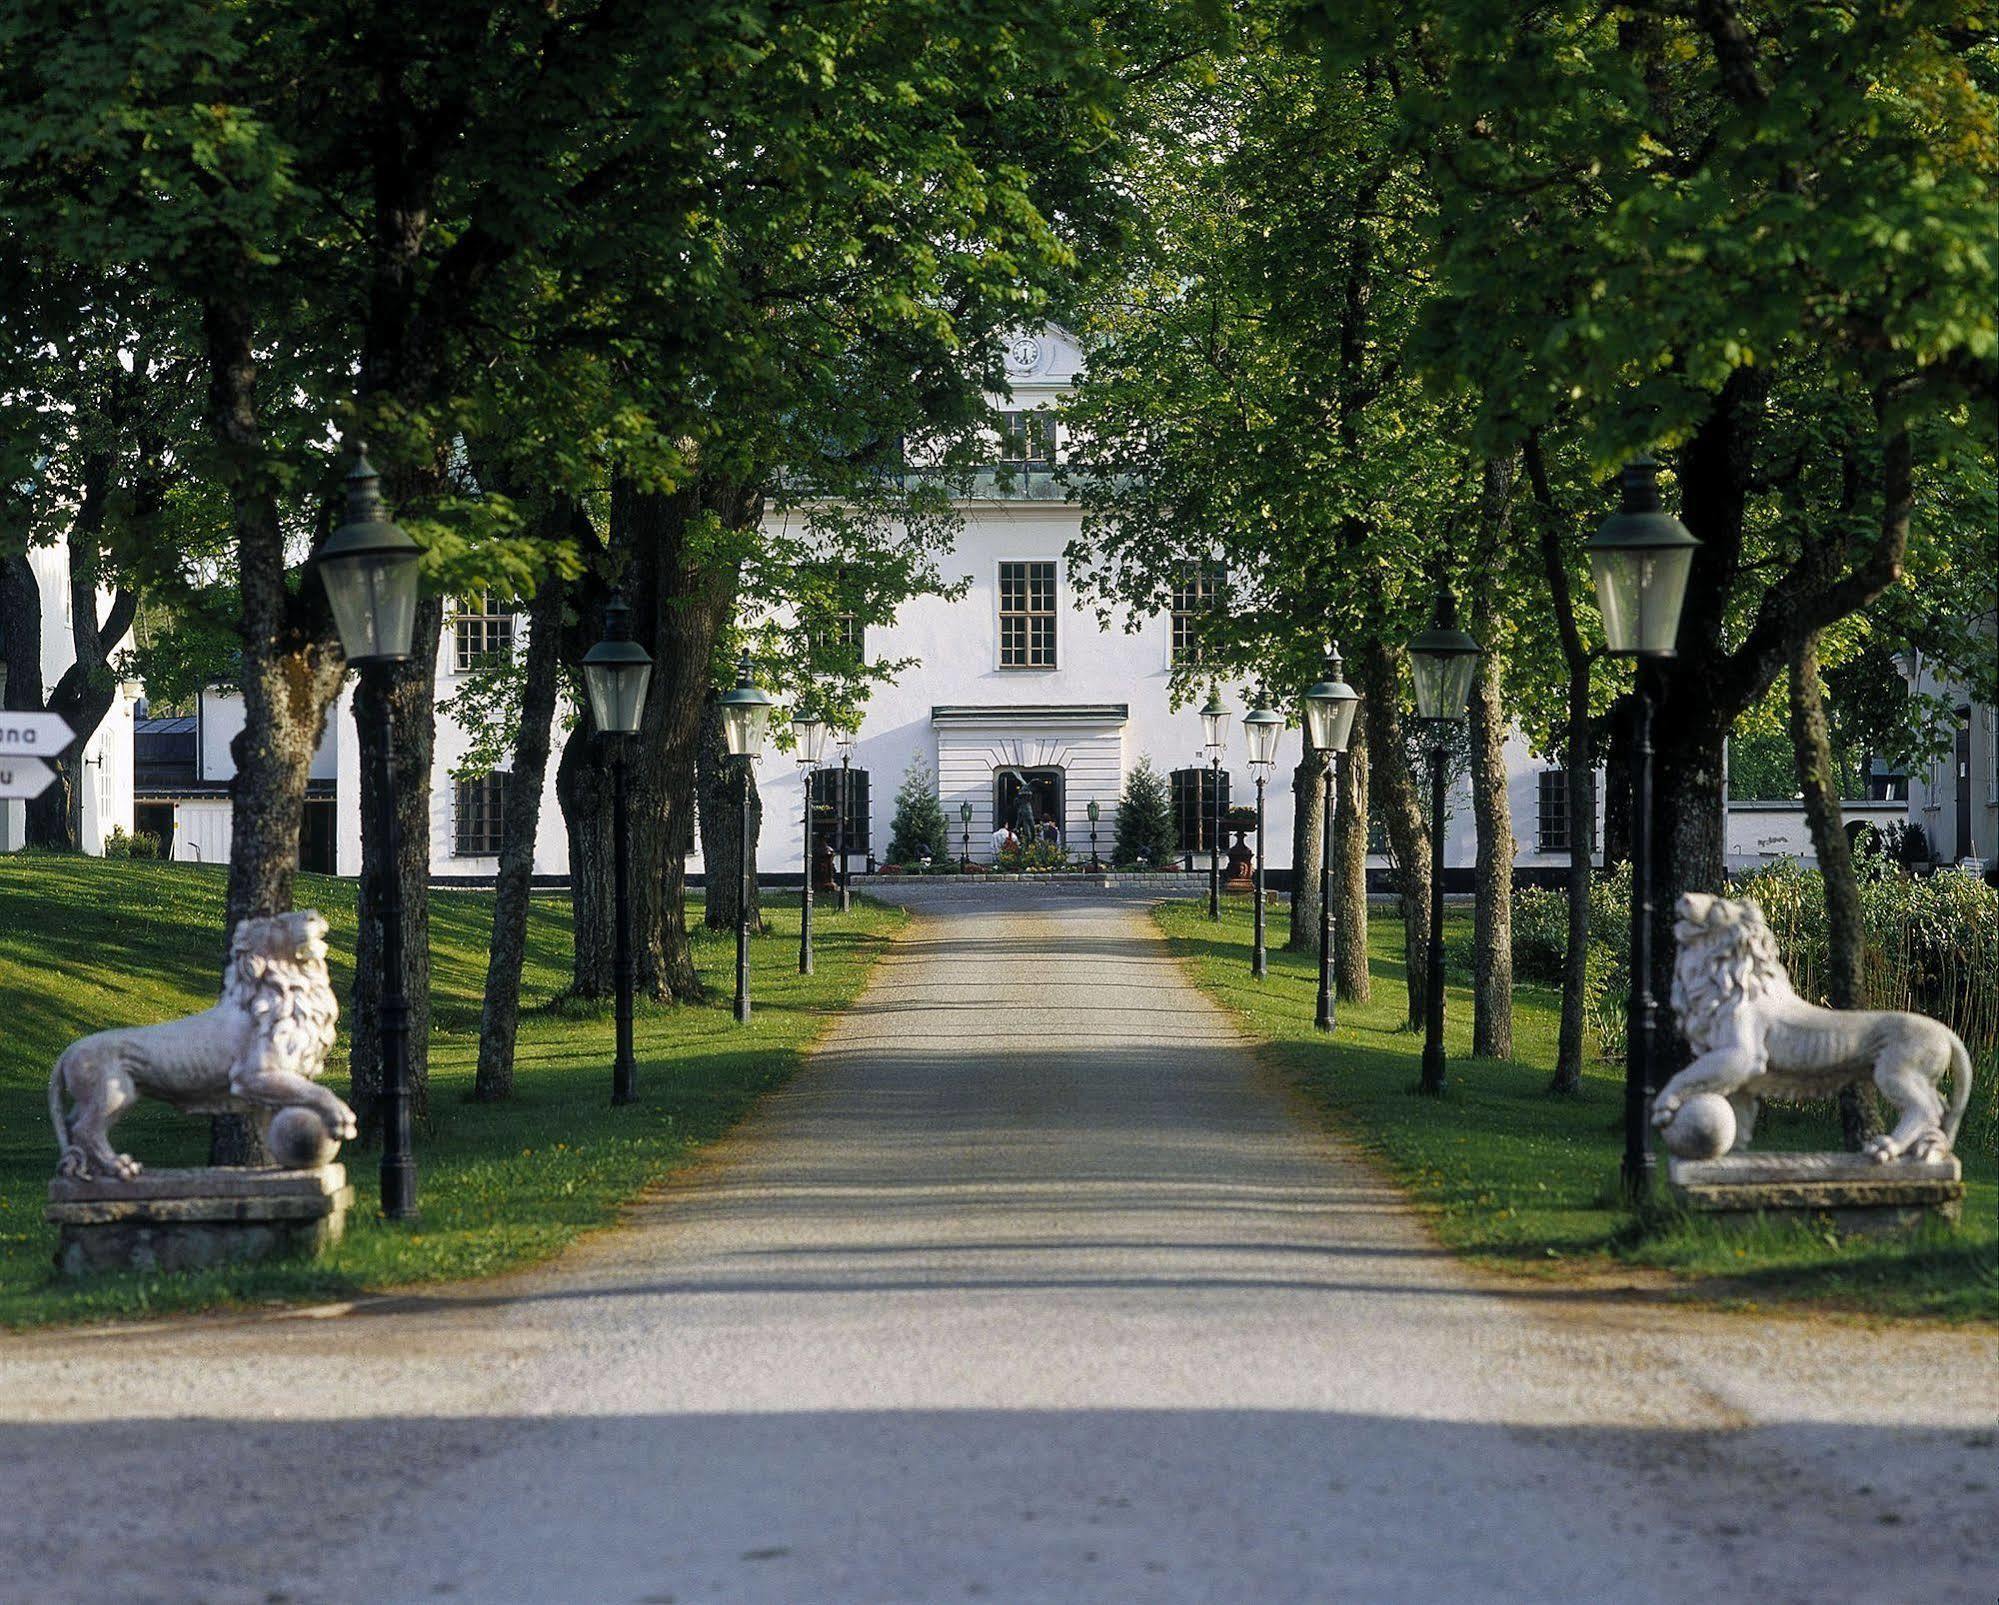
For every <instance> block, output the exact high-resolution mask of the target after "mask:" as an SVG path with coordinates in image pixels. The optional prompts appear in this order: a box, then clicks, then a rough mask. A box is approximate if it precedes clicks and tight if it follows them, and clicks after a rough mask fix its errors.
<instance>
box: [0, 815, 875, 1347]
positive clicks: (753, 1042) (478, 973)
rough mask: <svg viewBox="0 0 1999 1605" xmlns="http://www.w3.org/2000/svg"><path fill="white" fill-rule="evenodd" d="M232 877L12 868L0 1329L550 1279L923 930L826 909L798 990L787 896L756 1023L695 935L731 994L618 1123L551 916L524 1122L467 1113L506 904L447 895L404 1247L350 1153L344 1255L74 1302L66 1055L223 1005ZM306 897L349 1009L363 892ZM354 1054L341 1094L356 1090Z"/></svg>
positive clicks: (436, 915)
mask: <svg viewBox="0 0 1999 1605" xmlns="http://www.w3.org/2000/svg"><path fill="white" fill-rule="evenodd" d="M223 886H224V872H223V871H222V870H221V869H220V868H206V867H202V866H196V865H185V864H151V863H129V862H122V861H105V860H97V859H81V858H72V857H50V856H37V855H14V856H11V857H6V858H0V1324H5V1325H26V1324H32V1323H37V1322H44V1321H56V1320H77V1319H86V1318H93V1317H98V1316H113V1315H136V1314H143V1313H153V1312H159V1311H166V1310H187V1309H196V1308H201V1307H206V1306H212V1305H222V1304H240V1303H259V1302H277V1301H288V1300H296V1299H313V1298H329V1297H339V1296H344V1295H348V1294H352V1293H356V1292H360V1291H363V1290H366V1289H372V1288H383V1287H389V1286H393V1285H395V1284H398V1283H410V1282H422V1281H432V1280H438V1279H443V1278H450V1277H466V1276H484V1275H490V1274H492V1273H494V1272H498V1271H503V1270H509V1269H513V1268H516V1267H519V1266H521V1265H524V1264H527V1263H529V1262H531V1261H534V1260H538V1259H543V1258H546V1257H547V1256H549V1255H551V1254H553V1253H555V1252H556V1251H557V1250H559V1249H560V1248H562V1247H563V1246H564V1245H565V1244H567V1243H568V1242H570V1241H571V1240H572V1239H573V1238H574V1237H575V1236H576V1235H577V1234H578V1233H579V1232H582V1231H585V1230H587V1229H589V1228H591V1227H594V1226H601V1225H603V1224H605V1223H607V1222H609V1221H611V1220H612V1219H613V1218H614V1217H615V1216H616V1214H617V1212H618V1209H619V1207H620V1206H621V1205H622V1204H624V1203H626V1202H627V1201H628V1200H630V1199H631V1198H632V1197H633V1196H634V1195H635V1194H637V1193H638V1192H639V1191H640V1190H641V1189H642V1188H644V1187H645V1186H646V1185H647V1184H649V1183H651V1182H654V1181H657V1180H658V1179H659V1178H660V1177H661V1176H663V1175H664V1174H665V1173H666V1172H667V1171H668V1170H670V1169H671V1168H672V1167H673V1166H674V1165H675V1164H676V1163H677V1162H679V1161H682V1160H684V1159H685V1158H686V1157H687V1156H688V1154H689V1152H690V1150H692V1149H693V1148H695V1147H696V1146H698V1145H699V1144H701V1143H702V1142H705V1141H707V1140H709V1139H711V1138H713V1137H715V1136H717V1135H719V1134H720V1133H721V1132H723V1131H724V1130H726V1129H727V1128H728V1127H729V1126H730V1125H731V1124H732V1123H734V1122H735V1121H736V1120H737V1119H738V1118H740V1117H741V1115H742V1114H743V1113H744V1112H745V1111H746V1110H747V1109H748V1108H749V1107H750V1105H751V1104H752V1103H754V1102H755V1100H756V1099H757V1098H758V1096H759V1095H761V1094H762V1093H764V1092H766V1091H768V1090H769V1089H770V1088H772V1087H775V1086H777V1085H778V1084H779V1083H780V1082H782V1081H783V1080H784V1079H785V1078H786V1077H787V1076H788V1075H789V1074H790V1073H791V1072H792V1071H793V1070H794V1069H795V1068H796V1067H797V1065H798V1064H799V1062H800V1059H801V1057H802V1053H803V1050H804V1049H805V1048H806V1047H807V1046H809V1044H810V1043H811V1042H812V1040H813V1038H814V1037H815V1036H816V1035H817V1033H818V1032H819V1030H820V1028H821V1026H822V1025H823V1024H824V1023H825V1020H826V1018H827V1016H828V1014H829V1013H830V1012H832V1011H835V1010H837V1009H838V1008H840V1007H841V1006H843V1005H844V1004H845V1003H846V1002H847V1001H848V1000H849V999H851V998H852V997H853V995H854V994H855V993H856V992H857V991H858V990H859V988H860V985H861V982H862V980H863V978H864V977H865V975H866V972H867V969H868V966H869V965H870V963H871V962H872V961H873V959H874V957H875V956H876V954H877V953H879V952H880V950H881V948H882V946H883V945H884V943H886V942H887V941H888V939H889V938H890V936H891V935H892V933H893V932H894V931H895V930H896V929H897V928H898V927H899V926H900V925H901V923H902V915H901V914H900V913H898V912H896V911H894V910H889V909H884V908H880V907H877V906H873V905H863V904H857V905H856V906H855V908H854V910H853V912H852V913H850V914H847V915H841V914H840V913H838V912H837V910H834V911H829V910H828V909H826V908H825V907H824V906H822V907H821V908H820V910H819V914H818V920H817V925H816V933H815V934H816V937H817V943H816V947H817V956H818V962H817V971H818V973H817V974H816V975H813V976H811V977H809V978H808V977H801V976H800V975H799V974H798V973H797V951H798V923H797V919H798V916H797V910H796V900H795V896H794V897H792V898H779V899H778V900H777V906H776V907H775V908H774V909H773V911H772V930H771V933H770V934H769V935H767V936H765V937H762V938H760V939H758V941H757V942H756V944H755V949H754V955H753V960H752V962H753V963H754V965H755V980H754V985H753V996H754V998H755V1001H756V1012H755V1015H754V1018H753V1019H752V1021H751V1022H750V1024H749V1025H748V1026H747V1027H739V1026H737V1025H736V1024H735V1022H734V1020H733V1019H732V1018H731V1015H730V1010H729V996H730V993H729V989H730V987H731V986H732V984H733V980H732V977H733V973H734V968H733V967H734V962H735V939H734V937H733V936H710V935H708V934H706V933H704V932H698V931H697V934H696V936H695V959H696V962H697V963H698V964H699V966H700V968H701V972H702V975H703V976H704V978H705V979H706V980H707V982H708V984H709V986H710V988H711V989H712V990H713V998H712V1001H710V1002H708V1003H705V1004H702V1005H700V1006H696V1007H688V1008H681V1009H660V1008H655V1007H652V1006H649V1005H644V1004H642V1005H641V1006H640V1009H639V1016H638V1021H637V1031H636V1038H637V1049H638V1060H639V1088H640V1100H641V1101H640V1102H639V1104H638V1105H637V1106H635V1107H628V1108H623V1109H613V1108H612V1107H611V1106H610V1077H611V1068H610V1064H611V1052H612V1022H611V1017H610V1014H609V1011H608V1009H598V1008H594V1007H593V1008H590V1009H575V1008H566V1009H563V1010H561V1011H559V1012H558V1011H554V1010H550V1009H548V1008H546V1007H544V1006H542V1005H544V1004H545V1002H546V1000H547V999H549V998H551V997H552V996H553V995H554V994H555V993H556V992H557V991H558V990H559V989H560V987H561V986H562V985H563V984H564V983H565V981H566V980H567V977H568V970H569V962H570V939H569V904H568V900H567V898H566V897H563V896H553V897H548V898H539V899H537V900H536V902H535V905H534V910H533V914H532V917H531V919H530V921H529V941H528V958H527V969H526V973H525V976H524V978H523V987H522V997H523V1001H524V1003H525V1004H526V1005H527V1007H526V1009H525V1010H524V1012H523V1016H522V1023H521V1033H520V1043H519V1049H518V1055H517V1065H518V1080H517V1084H516V1095H515V1098H514V1100H513V1101H512V1102H511V1103H509V1104H504V1105H498V1106H492V1105H482V1104H474V1103H471V1102H469V1101H467V1098H466V1094H467V1092H468V1091H469V1089H470V1086H471V1081H472V1068H473V1064H474V1061H475V1058H476V1055H477V1050H478V1039H479V1006H480V996H481V988H482V987H483V985H484V980H485V966H486V950H487V939H488V933H489V930H490V926H491V918H492V915H491V909H492V904H491V900H490V898H489V897H488V896H487V895H485V894H482V893H477V892H447V891H440V892H436V893H434V894H433V895H432V898H431V958H432V965H433V971H432V973H433V999H434V1001H433V1013H434V1029H433V1035H432V1039H431V1119H430V1123H429V1126H428V1129H423V1128H420V1129H419V1131H418V1134H417V1158H418V1163H419V1165H420V1167H421V1203H422V1211H423V1218H422V1220H421V1221H420V1222H418V1223H417V1224H416V1225H415V1226H413V1227H407V1226H406V1227H394V1226H388V1225H385V1224H384V1223H382V1222H381V1221H380V1220H379V1219H378V1218H377V1216H376V1207H377V1206H376V1190H375V1158H376V1155H375V1154H374V1153H373V1152H371V1151H364V1150H360V1149H357V1148H356V1147H354V1146H353V1145H351V1144H350V1145H349V1146H348V1147H347V1148H346V1149H345V1150H344V1151H343V1154H342V1158H343V1160H344V1161H345V1162H346V1163H347V1166H348V1170H349V1174H350V1176H351V1177H352V1179H353V1180H354V1182H355V1183H356V1185H357V1187H358V1189H359V1194H360V1196H359V1198H358V1200H357V1201H356V1206H355V1209H354V1211H353V1213H352V1214H351V1215H350V1216H349V1218H348V1219H349V1224H348V1233H347V1237H346V1239H345V1240H344V1241H343V1242H342V1243H341V1244H340V1245H339V1246H338V1247H337V1248H336V1249H334V1250H333V1252H331V1253H330V1254H328V1255H327V1256H326V1257H325V1258H323V1259H321V1260H318V1261H316V1262H313V1263H311V1264H295V1265H268V1266H254V1267H245V1268H241V1269H234V1270H227V1271H216V1272H212V1273H203V1274H199V1275H183V1276H157V1277H140V1276H132V1277H118V1278H110V1279H106V1280H104V1281H101V1282H97V1283H93V1284H91V1285H89V1286H87V1287H72V1286H68V1285H64V1284H61V1283H58V1282H56V1281H55V1280H54V1279H53V1277H52V1273H51V1271H50V1257H51V1254H52V1252H53V1248H54V1233H53V1230H52V1229H51V1228H49V1227H47V1226H45V1225H44V1224H43V1223H42V1219H41V1211H42V1203H43V1200H44V1197H45V1189H46V1187H47V1184H48V1179H49V1177H50V1175H51V1174H52V1173H53V1171H54V1167H55V1141H54V1138H53V1136H52V1135H51V1133H50V1131H49V1121H48V1111H47V1102H46V1097H47V1091H46V1089H47V1083H48V1072H49V1066H50V1064H51V1063H52V1062H53V1060H54V1058H55V1056H56V1055H57V1054H58V1053H59V1052H60V1051H61V1050H62V1048H63V1047H64V1045H65V1044H67V1043H68V1042H70V1041H71V1040H72V1039H74V1038H75V1037H78V1036H81V1035H83V1034H84V1033H86V1032H89V1031H95V1030H99V1029H101V1028H103V1027H104V1026H107V1025H114V1024H121V1023H136V1022H142V1021H150V1020H158V1019H165V1018H167V1017H169V1016H171V1015H175V1014H180V1013H185V1012H188V1011H191V1010H195V1009H200V1008H205V1007H207V1005H208V1004H210V1003H212V1002H213V1001H214V999H215V995H216V988H217V978H218V977H219V975H220V962H221V951H222V943H221V923H222V897H223ZM298 901H299V903H300V904H301V905H302V906H316V907H318V908H319V909H320V910H321V911H322V912H323V913H324V914H325V915H326V916H327V918H328V920H329V921H330V922H331V924H332V933H331V935H330V937H329V939H328V940H329V943H330V945H331V947H332V949H333V955H334V962H333V972H334V974H333V979H334V985H335V987H336V989H337V990H338V992H339V994H340V996H341V997H342V999H343V1000H344V999H345V997H346V995H347V989H348V982H349V971H348V969H347V958H348V955H350V954H351V953H352V951H353V945H354V887H353V884H352V883H351V882H345V881H338V880H331V879H323V878H320V877H316V876H305V877H301V880H300V884H299V889H298ZM346 1046H347V1044H346V1036H345V1033H344V1032H343V1033H342V1036H341V1040H340V1042H339V1044H338V1045H337V1046H336V1047H335V1049H334V1059H333V1061H332V1063H331V1065H330V1067H329V1072H328V1076H327V1080H328V1082H329V1084H330V1085H332V1086H333V1087H334V1089H335V1090H336V1091H344V1090H345V1083H346V1079H347V1077H346V1058H345V1055H346ZM118 1141H119V1143H120V1146H121V1147H123V1148H125V1149H127V1150H128V1151H130V1152H132V1153H134V1154H136V1155H137V1156H138V1157H139V1158H141V1159H143V1160H146V1161H148V1162H149V1163H153V1164H161V1165H173V1164H198V1163H201V1162H202V1160H203V1158H204V1156H205V1145H206V1128H205V1125H203V1124H202V1123H200V1122H195V1121H188V1120H184V1119H181V1118H179V1117H177V1116H175V1115H173V1114H172V1113H171V1112H169V1111H167V1110H165V1109H162V1108H158V1107H154V1106H151V1105H147V1106H144V1107H142V1108H141V1109H140V1110H139V1111H138V1112H136V1113H135V1114H133V1115H132V1116H130V1117H129V1118H128V1119H126V1120H125V1121H123V1122H122V1123H121V1124H120V1125H119V1127H118Z"/></svg>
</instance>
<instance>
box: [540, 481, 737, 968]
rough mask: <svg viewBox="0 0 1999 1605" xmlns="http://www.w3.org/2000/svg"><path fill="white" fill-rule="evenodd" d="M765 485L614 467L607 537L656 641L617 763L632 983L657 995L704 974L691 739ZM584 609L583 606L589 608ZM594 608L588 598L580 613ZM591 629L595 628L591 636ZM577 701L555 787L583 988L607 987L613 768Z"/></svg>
mask: <svg viewBox="0 0 1999 1605" xmlns="http://www.w3.org/2000/svg"><path fill="white" fill-rule="evenodd" d="M762 511H763V503H762V498H761V497H760V496H759V495H757V494H756V493H755V492H753V491H750V490H746V489H744V488H743V487H742V486H740V485H738V484H736V483H734V482H733V481H727V480H720V479H714V478H709V477H702V478H697V479H695V480H693V481H691V482H689V483H688V484H687V485H685V486H683V487H682V488H681V489H679V490H677V491H675V492H673V493H672V494H670V495H658V494H654V493H652V492H647V491H641V490H639V489H638V488H637V487H636V486H634V485H632V484H631V483H629V482H628V481H623V480H620V481H617V482H615V483H614V484H613V486H612V491H611V546H612V549H613V551H614V552H615V553H616V554H617V555H618V557H619V558H620V560H621V561H622V563H623V569H622V574H621V578H622V580H623V585H624V589H625V594H626V599H627V601H628V602H629V603H630V604H631V608H632V620H633V630H634V634H635V636H636V637H637V639H638V640H639V641H640V642H641V643H642V644H643V645H645V646H646V648H647V649H648V650H649V651H650V652H651V653H652V657H653V672H652V683H651V685H650V687H649V688H648V690H647V692H646V705H645V712H644V715H643V717H642V721H641V724H640V729H639V737H638V740H637V742H636V743H634V747H635V750H634V752H633V754H632V761H631V769H630V771H629V773H628V776H627V781H628V785H629V799H630V807H631V818H632V922H633V929H634V933H635V934H634V944H633V945H634V950H635V956H636V958H637V961H638V984H639V986H640V987H641V988H642V989H644V991H645V992H646V993H647V994H648V995H649V996H651V997H653V998H655V999H658V1000H659V1001H661V1002H671V1001H680V1002H692V1001H694V1000H696V999H698V998H699V997H701V995H702V986H701V978H700V976H699V975H698V974H697V973H696V972H695V968H694V956H693V953H692V951H691V950H690V949H689V947H688V942H687V908H686V874H687V862H686V861H687V854H688V852H689V851H690V850H691V849H692V846H693V841H694V815H695V813H696V809H695V806H694V794H695V770H696V753H695V749H696V745H697V742H698V740H699V737H700V731H701V720H702V713H703V709H704V708H705V707H706V705H707V704H708V702H709V701H710V700H711V699H712V696H713V692H714V685H715V646H716V642H717V641H718V640H719V639H720V637H721V633H722V630H723V627H724V626H725V625H726V624H727V623H728V622H729V619H730V618H731V616H732V615H733V613H734V611H735V604H736V588H737V585H738V583H739V580H740V576H741V562H740V558H739V557H737V556H733V555H731V554H730V553H729V552H727V551H725V550H724V551H718V549H717V548H718V545H719V544H720V543H718V542H717V541H716V540H715V538H714V532H715V530H716V529H717V528H719V529H720V530H722V531H725V532H727V533H729V534H731V535H736V536H740V535H741V534H742V533H743V532H744V531H746V530H749V529H753V528H754V527H755V525H756V523H757V521H758V519H759V518H761V517H762ZM587 611H589V610H586V612H587ZM590 616H591V617H592V618H593V620H594V612H592V613H590ZM593 639H594V636H593ZM592 728H593V727H592V726H591V725H590V722H589V719H588V714H587V710H586V711H585V714H584V717H583V718H582V719H580V720H579V722H578V724H577V726H576V730H575V733H574V734H572V736H571V737H570V740H569V742H568V744H567V746H566V747H565V748H564V750H563V755H562V764H561V767H560V769H559V770H558V771H557V777H556V785H557V795H558V797H559V798H560V799H561V801H562V810H563V817H564V819H565V820H566V821H567V822H568V825H569V853H570V872H571V886H572V888H573V893H574V896H575V899H576V929H577V941H576V969H575V976H574V980H573V983H572V990H573V991H574V992H575V994H576V995H577V996H579V997H608V996H610V994H611V991H612V978H611V911H610V891H611V877H610V864H611V836H610V783H609V780H610V777H609V774H608V772H607V771H606V770H605V769H604V768H603V766H602V764H601V761H600V760H599V758H598V756H597V755H596V754H595V753H594V752H593V750H592V746H593V744H592V743H591V742H589V741H588V740H587V739H586V738H587V736H588V735H589V733H590V731H591V729H592Z"/></svg>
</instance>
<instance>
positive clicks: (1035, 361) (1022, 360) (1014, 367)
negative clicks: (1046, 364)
mask: <svg viewBox="0 0 1999 1605" xmlns="http://www.w3.org/2000/svg"><path fill="white" fill-rule="evenodd" d="M1006 365H1007V368H1008V370H1009V371H1010V372H1012V373H1032V372H1034V370H1035V369H1036V368H1038V367H1039V366H1040V365H1041V342H1040V341H1039V340H1037V339H1035V338H1034V336H1033V335H1031V334H1020V335H1015V336H1014V338H1013V343H1012V344H1011V345H1009V346H1008V347H1007V348H1006Z"/></svg>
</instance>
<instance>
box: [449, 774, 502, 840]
mask: <svg viewBox="0 0 1999 1605" xmlns="http://www.w3.org/2000/svg"><path fill="white" fill-rule="evenodd" d="M512 779H513V777H512V776H511V775H509V774H507V773H506V772H505V771H504V770H495V771H494V772H493V773H491V774H488V775H481V776H480V777H479V778H478V779H477V780H461V781H459V782H458V807H457V818H456V819H455V820H454V821H453V829H452V846H451V850H452V851H453V852H454V853H456V854H457V855H458V856H459V857H460V858H497V857H499V855H500V839H501V836H502V834H503V833H504V832H505V830H506V826H507V791H508V789H509V782H511V780H512Z"/></svg>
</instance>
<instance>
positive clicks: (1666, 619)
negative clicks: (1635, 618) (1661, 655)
mask: <svg viewBox="0 0 1999 1605" xmlns="http://www.w3.org/2000/svg"><path fill="white" fill-rule="evenodd" d="M1693 563H1694V548H1693V547H1691V546H1667V547H1662V548H1660V549H1659V550H1658V551H1656V552H1651V553H1648V554H1647V555H1646V559H1645V565H1644V575H1643V577H1642V579H1641V580H1640V581H1639V596H1640V609H1641V616H1640V624H1639V631H1638V635H1639V646H1638V650H1639V651H1641V652H1671V651H1672V650H1673V649H1674V648H1675V647H1676V646H1677V645H1678V644H1679V634H1680V608H1681V606H1682V604H1684V603H1685V601H1686V597H1687V577H1688V575H1689V574H1690V573H1691V572H1692V570H1693Z"/></svg>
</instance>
